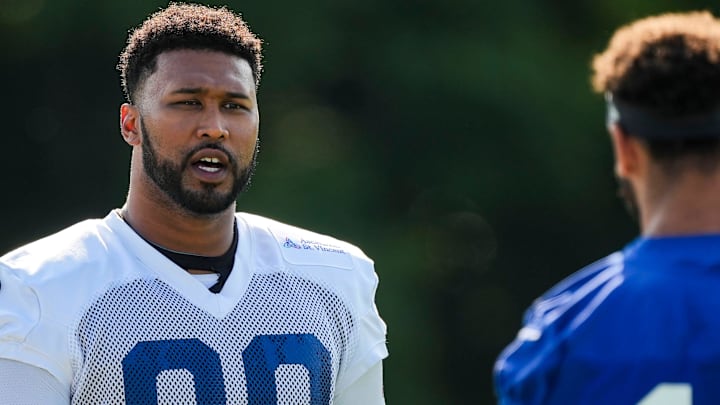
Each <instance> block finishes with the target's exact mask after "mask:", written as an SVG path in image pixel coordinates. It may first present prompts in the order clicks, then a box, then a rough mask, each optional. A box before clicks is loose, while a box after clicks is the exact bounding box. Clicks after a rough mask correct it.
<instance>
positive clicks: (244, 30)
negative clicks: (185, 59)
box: [117, 3, 262, 103]
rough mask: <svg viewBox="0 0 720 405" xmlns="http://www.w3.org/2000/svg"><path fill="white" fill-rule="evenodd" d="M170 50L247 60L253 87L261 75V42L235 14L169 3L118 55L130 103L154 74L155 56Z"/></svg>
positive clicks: (134, 32)
mask: <svg viewBox="0 0 720 405" xmlns="http://www.w3.org/2000/svg"><path fill="white" fill-rule="evenodd" d="M173 49H208V50H215V51H220V52H226V53H229V54H231V55H237V56H239V57H241V58H243V59H245V60H247V61H248V63H249V64H250V68H251V69H252V73H253V78H254V79H255V85H256V86H258V85H259V84H260V76H261V73H262V40H261V39H260V38H258V37H257V36H256V35H255V34H253V33H252V31H250V28H249V27H248V25H247V23H246V22H245V21H244V20H243V19H242V17H241V16H240V15H238V14H235V13H233V12H232V11H230V10H228V9H227V8H225V7H220V8H212V7H208V6H201V5H197V4H181V3H171V4H170V5H169V6H168V7H167V8H165V9H163V10H161V11H158V12H156V13H154V14H152V15H151V16H150V17H149V18H148V19H147V20H145V21H144V22H143V23H142V25H140V26H139V27H138V28H136V29H135V30H134V31H133V32H132V34H131V35H130V36H129V37H128V42H127V45H126V47H125V49H124V50H123V51H122V53H121V54H120V61H119V63H118V65H117V69H118V70H119V71H120V77H121V80H122V86H123V91H124V93H125V97H126V99H127V101H128V102H131V103H132V102H133V101H134V99H135V96H136V94H137V90H138V88H139V86H141V84H142V81H143V80H144V78H145V77H147V76H148V75H149V74H151V73H152V72H154V71H155V69H156V59H157V56H158V55H159V54H160V53H162V52H165V51H169V50H173Z"/></svg>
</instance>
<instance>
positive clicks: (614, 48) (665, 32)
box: [592, 12, 720, 116]
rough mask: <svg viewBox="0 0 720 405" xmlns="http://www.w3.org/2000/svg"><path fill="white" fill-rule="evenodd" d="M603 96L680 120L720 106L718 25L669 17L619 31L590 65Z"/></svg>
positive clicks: (702, 15) (704, 18)
mask: <svg viewBox="0 0 720 405" xmlns="http://www.w3.org/2000/svg"><path fill="white" fill-rule="evenodd" d="M592 67H593V70H594V75H593V77H592V84H593V87H594V89H595V91H597V92H599V93H606V92H610V93H612V94H613V97H615V98H617V99H620V100H623V101H625V102H627V103H631V104H633V105H638V106H642V107H645V108H651V109H653V110H655V111H656V112H658V113H661V114H668V115H671V116H681V115H685V114H692V113H702V112H707V111H710V110H712V109H714V108H715V107H717V106H718V105H720V21H718V20H717V19H715V18H714V17H713V16H712V14H710V13H709V12H689V13H668V14H662V15H658V16H654V17H648V18H644V19H641V20H638V21H635V22H633V23H631V24H629V25H626V26H624V27H621V28H620V29H619V30H617V31H616V32H615V34H614V35H613V37H612V38H611V40H610V43H609V45H608V48H607V49H606V50H605V51H604V52H602V53H600V54H598V55H596V56H595V57H594V59H593V62H592Z"/></svg>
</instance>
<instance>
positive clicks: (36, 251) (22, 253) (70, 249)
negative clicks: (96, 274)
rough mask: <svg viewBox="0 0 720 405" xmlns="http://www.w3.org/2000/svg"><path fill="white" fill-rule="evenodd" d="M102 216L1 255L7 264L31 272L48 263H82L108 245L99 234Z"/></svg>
mask: <svg viewBox="0 0 720 405" xmlns="http://www.w3.org/2000/svg"><path fill="white" fill-rule="evenodd" d="M103 227H104V223H103V221H102V220H101V219H87V220H84V221H81V222H78V223H76V224H74V225H71V226H69V227H67V228H65V229H62V230H60V231H58V232H56V233H53V234H51V235H48V236H45V237H42V238H40V239H37V240H35V241H33V242H30V243H28V244H26V245H23V246H20V247H18V248H15V249H13V250H11V251H10V252H8V253H6V254H5V255H3V256H2V257H0V263H1V264H2V265H4V266H5V267H7V268H12V269H17V270H22V271H25V272H27V273H29V274H33V273H35V272H37V271H39V270H41V269H42V268H44V267H48V265H53V267H55V268H56V269H57V268H58V265H59V264H61V263H64V262H70V261H72V262H73V263H82V262H83V261H91V260H93V257H99V256H100V253H101V252H102V251H105V250H106V249H107V245H106V243H105V242H104V240H103V237H102V236H101V234H102V233H103V229H102V228H103Z"/></svg>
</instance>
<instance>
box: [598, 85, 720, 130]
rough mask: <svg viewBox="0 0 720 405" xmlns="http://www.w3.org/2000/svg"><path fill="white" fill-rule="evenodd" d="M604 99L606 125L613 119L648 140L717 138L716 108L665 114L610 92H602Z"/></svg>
mask: <svg viewBox="0 0 720 405" xmlns="http://www.w3.org/2000/svg"><path fill="white" fill-rule="evenodd" d="M605 101H606V102H607V123H608V125H609V124H615V123H617V124H619V125H620V126H621V127H622V128H623V130H625V131H626V132H627V133H629V134H632V135H636V136H639V137H642V138H645V139H651V140H671V139H689V138H692V139H698V138H720V108H716V109H714V110H712V111H710V112H707V113H701V114H691V115H686V116H682V117H668V116H663V115H661V114H658V113H657V112H654V111H652V110H650V109H648V108H643V107H638V106H635V105H632V104H628V103H626V102H624V101H621V100H618V99H616V98H614V97H613V95H612V93H610V92H607V93H605Z"/></svg>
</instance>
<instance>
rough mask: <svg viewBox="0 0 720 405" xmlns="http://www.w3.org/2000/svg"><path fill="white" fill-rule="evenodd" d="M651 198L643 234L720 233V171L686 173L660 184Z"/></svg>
mask: <svg viewBox="0 0 720 405" xmlns="http://www.w3.org/2000/svg"><path fill="white" fill-rule="evenodd" d="M647 200H648V201H647V202H646V203H645V204H644V205H645V207H643V208H644V209H641V211H642V212H643V215H642V217H641V224H642V229H643V232H642V233H643V236H650V237H658V236H674V235H675V236H679V235H694V234H711V233H720V174H716V175H703V174H699V173H692V174H687V175H684V176H683V177H682V178H679V179H674V181H672V182H671V183H666V184H664V185H662V186H661V187H656V188H655V190H654V191H651V192H650V195H649V196H648V198H647Z"/></svg>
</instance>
